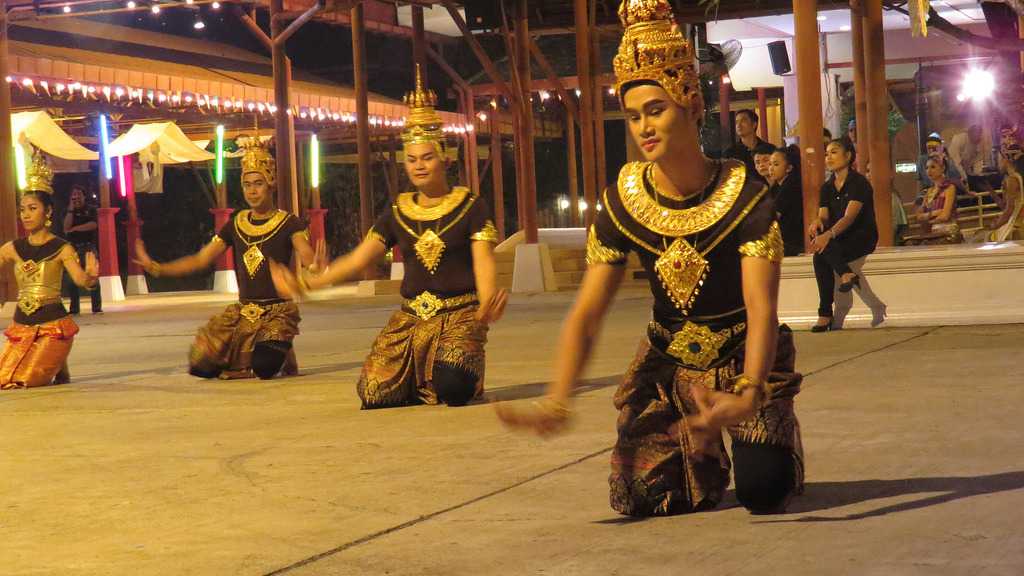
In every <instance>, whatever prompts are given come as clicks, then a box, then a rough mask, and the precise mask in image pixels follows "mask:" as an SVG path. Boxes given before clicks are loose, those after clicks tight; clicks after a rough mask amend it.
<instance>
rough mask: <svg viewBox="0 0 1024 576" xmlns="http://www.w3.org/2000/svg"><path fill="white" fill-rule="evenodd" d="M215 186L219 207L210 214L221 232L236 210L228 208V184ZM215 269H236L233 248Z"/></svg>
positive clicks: (221, 256)
mask: <svg viewBox="0 0 1024 576" xmlns="http://www.w3.org/2000/svg"><path fill="white" fill-rule="evenodd" d="M214 184H215V185H216V188H215V190H214V198H215V200H216V201H217V206H216V207H215V208H210V214H213V230H214V232H220V229H221V228H222V227H224V225H225V224H227V223H228V222H230V221H231V214H232V213H233V212H234V210H233V209H231V208H228V187H227V184H226V183H224V182H221V183H220V184H217V183H216V182H214ZM128 249H129V251H130V250H132V248H131V247H129V248H128ZM215 268H216V270H217V271H218V272H220V271H226V270H234V269H235V259H234V254H233V253H232V251H231V248H228V249H227V250H225V251H224V253H223V254H221V255H220V257H218V258H217V263H216V265H215ZM214 289H216V279H215V280H214Z"/></svg>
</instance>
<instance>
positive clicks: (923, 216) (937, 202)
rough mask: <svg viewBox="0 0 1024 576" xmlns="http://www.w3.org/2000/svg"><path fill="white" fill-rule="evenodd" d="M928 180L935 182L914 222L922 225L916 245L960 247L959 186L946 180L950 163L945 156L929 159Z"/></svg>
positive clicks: (927, 192) (927, 167)
mask: <svg viewBox="0 0 1024 576" xmlns="http://www.w3.org/2000/svg"><path fill="white" fill-rule="evenodd" d="M926 170H927V173H928V177H929V178H930V179H931V181H932V182H933V184H932V186H931V187H930V188H928V189H927V190H925V193H924V199H923V201H922V202H921V204H920V205H919V206H918V208H917V213H916V214H915V215H914V220H915V221H916V222H918V223H919V224H921V227H922V236H920V237H918V238H917V239H915V240H914V241H913V243H914V244H958V243H960V242H962V241H963V235H962V234H961V233H960V225H959V224H958V223H957V221H956V186H954V185H953V183H952V182H950V181H949V180H947V179H946V178H945V176H944V175H945V173H946V161H945V159H944V158H942V157H941V156H935V157H934V158H929V159H928V164H927V165H926Z"/></svg>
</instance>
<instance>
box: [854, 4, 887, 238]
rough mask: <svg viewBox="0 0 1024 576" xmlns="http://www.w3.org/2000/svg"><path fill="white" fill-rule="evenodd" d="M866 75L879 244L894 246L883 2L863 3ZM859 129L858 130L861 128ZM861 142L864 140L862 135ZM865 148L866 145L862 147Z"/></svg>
mask: <svg viewBox="0 0 1024 576" xmlns="http://www.w3.org/2000/svg"><path fill="white" fill-rule="evenodd" d="M863 7H864V20H863V22H864V74H865V76H866V78H867V96H868V126H869V130H868V132H869V134H870V138H871V139H870V140H868V141H867V142H868V146H870V148H871V152H870V154H871V158H872V159H873V160H874V161H873V162H872V163H871V187H872V188H874V190H875V222H876V224H877V226H878V245H879V246H892V245H893V229H892V192H891V191H890V189H889V186H890V181H891V179H892V163H891V162H890V158H889V87H888V85H887V84H886V81H885V37H884V36H883V34H882V0H864V2H863ZM858 128H859V127H858ZM857 139H858V140H862V138H860V136H859V134H858V137H857ZM861 147H862V148H864V147H865V146H863V145H862V146H861Z"/></svg>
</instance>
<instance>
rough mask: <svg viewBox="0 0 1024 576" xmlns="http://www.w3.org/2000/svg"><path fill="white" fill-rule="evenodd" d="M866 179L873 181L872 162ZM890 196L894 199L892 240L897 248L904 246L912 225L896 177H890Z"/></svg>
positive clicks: (868, 164) (868, 165)
mask: <svg viewBox="0 0 1024 576" xmlns="http://www.w3.org/2000/svg"><path fill="white" fill-rule="evenodd" d="M864 177H865V178H867V179H868V180H871V162H868V163H867V169H866V170H865V171H864ZM889 195H890V197H891V198H892V238H893V243H894V244H896V245H897V246H898V245H900V244H903V237H904V236H905V235H906V234H907V230H908V229H909V228H910V224H909V222H908V221H907V211H906V210H904V209H903V200H902V199H901V198H900V193H899V192H898V191H897V190H896V176H895V175H892V176H890V177H889Z"/></svg>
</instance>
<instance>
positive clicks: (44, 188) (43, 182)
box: [25, 148, 53, 194]
mask: <svg viewBox="0 0 1024 576" xmlns="http://www.w3.org/2000/svg"><path fill="white" fill-rule="evenodd" d="M25 182H26V185H25V192H46V193H47V194H53V170H52V169H51V168H50V163H49V162H47V161H46V154H44V153H43V151H42V150H40V149H39V148H33V150H32V164H30V165H29V166H28V167H27V168H26V169H25Z"/></svg>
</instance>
